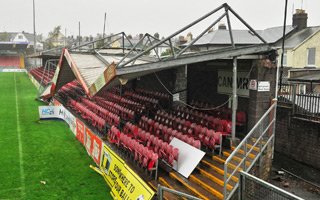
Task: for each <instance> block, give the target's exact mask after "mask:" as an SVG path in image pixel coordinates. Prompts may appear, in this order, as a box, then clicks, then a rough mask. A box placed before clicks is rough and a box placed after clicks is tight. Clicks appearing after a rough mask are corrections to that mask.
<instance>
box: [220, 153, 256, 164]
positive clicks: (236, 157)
mask: <svg viewBox="0 0 320 200" xmlns="http://www.w3.org/2000/svg"><path fill="white" fill-rule="evenodd" d="M222 154H223V155H224V156H225V157H227V158H228V157H229V156H230V155H231V154H230V153H229V152H226V151H224V152H222ZM242 159H243V156H238V155H235V156H233V157H232V160H234V161H236V162H238V163H240V162H241V161H242ZM250 164H251V162H250V161H246V166H247V167H249V166H250Z"/></svg>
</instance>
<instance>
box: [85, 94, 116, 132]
mask: <svg viewBox="0 0 320 200" xmlns="http://www.w3.org/2000/svg"><path fill="white" fill-rule="evenodd" d="M80 99H81V102H82V103H83V104H84V105H86V106H87V107H88V108H90V110H92V111H93V112H94V113H96V114H97V115H99V116H100V117H102V118H103V119H105V120H106V122H107V124H109V125H110V126H112V125H115V126H119V125H120V117H119V115H117V114H114V113H113V112H112V111H109V110H107V109H105V108H103V107H101V106H99V105H98V104H96V103H95V102H93V101H90V100H89V99H86V98H83V97H82V98H80Z"/></svg>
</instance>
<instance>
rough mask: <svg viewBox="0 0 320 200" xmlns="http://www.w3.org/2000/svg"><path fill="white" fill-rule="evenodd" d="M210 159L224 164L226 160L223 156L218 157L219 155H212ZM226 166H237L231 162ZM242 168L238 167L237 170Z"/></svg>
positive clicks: (233, 167)
mask: <svg viewBox="0 0 320 200" xmlns="http://www.w3.org/2000/svg"><path fill="white" fill-rule="evenodd" d="M212 159H213V160H215V161H217V162H220V163H222V164H224V163H225V162H226V158H223V157H220V156H212ZM228 167H230V168H231V169H236V168H237V166H236V165H234V164H232V163H228ZM241 170H242V168H241V167H239V168H238V170H237V171H241Z"/></svg>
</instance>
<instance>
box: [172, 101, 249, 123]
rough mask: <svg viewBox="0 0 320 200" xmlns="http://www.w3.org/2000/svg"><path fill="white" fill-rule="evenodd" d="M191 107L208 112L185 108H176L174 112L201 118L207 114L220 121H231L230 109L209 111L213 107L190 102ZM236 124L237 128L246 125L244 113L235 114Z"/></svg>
mask: <svg viewBox="0 0 320 200" xmlns="http://www.w3.org/2000/svg"><path fill="white" fill-rule="evenodd" d="M191 105H193V106H194V107H197V108H204V109H208V110H204V111H199V110H194V109H191V108H187V107H183V106H182V107H177V108H176V110H177V111H183V112H185V114H188V113H189V114H192V115H195V116H198V117H201V118H204V119H205V118H207V116H206V115H207V114H209V115H211V116H214V117H217V118H220V119H225V120H232V109H231V108H226V107H221V108H217V109H210V108H213V107H215V106H214V105H210V104H208V103H203V102H198V101H192V102H191ZM236 122H237V125H239V126H243V125H246V123H247V115H246V113H245V112H244V111H237V113H236Z"/></svg>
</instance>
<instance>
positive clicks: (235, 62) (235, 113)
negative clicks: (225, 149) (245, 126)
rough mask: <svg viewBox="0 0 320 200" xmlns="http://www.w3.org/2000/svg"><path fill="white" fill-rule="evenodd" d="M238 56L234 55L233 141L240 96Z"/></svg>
mask: <svg viewBox="0 0 320 200" xmlns="http://www.w3.org/2000/svg"><path fill="white" fill-rule="evenodd" d="M237 62H238V61H237V57H233V70H232V71H233V84H232V134H231V137H232V141H234V140H235V137H236V115H237V107H238V96H237Z"/></svg>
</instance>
